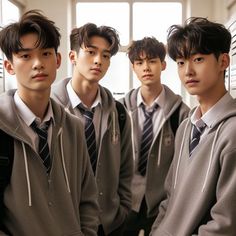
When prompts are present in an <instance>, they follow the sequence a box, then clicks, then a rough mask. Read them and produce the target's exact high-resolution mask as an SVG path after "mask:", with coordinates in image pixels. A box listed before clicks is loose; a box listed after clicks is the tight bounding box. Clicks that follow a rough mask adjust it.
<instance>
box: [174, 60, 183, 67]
mask: <svg viewBox="0 0 236 236" xmlns="http://www.w3.org/2000/svg"><path fill="white" fill-rule="evenodd" d="M176 63H177V66H178V67H182V66H183V65H184V61H183V60H176Z"/></svg>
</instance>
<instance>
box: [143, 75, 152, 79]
mask: <svg viewBox="0 0 236 236" xmlns="http://www.w3.org/2000/svg"><path fill="white" fill-rule="evenodd" d="M152 76H153V75H152V74H146V75H143V78H149V77H152Z"/></svg>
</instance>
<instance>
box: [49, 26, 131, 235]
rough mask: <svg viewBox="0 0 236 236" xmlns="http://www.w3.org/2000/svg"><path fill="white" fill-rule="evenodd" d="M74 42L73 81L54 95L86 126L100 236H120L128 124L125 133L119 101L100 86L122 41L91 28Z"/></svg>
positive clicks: (127, 197)
mask: <svg viewBox="0 0 236 236" xmlns="http://www.w3.org/2000/svg"><path fill="white" fill-rule="evenodd" d="M70 43H71V51H70V53H69V57H70V60H71V62H72V64H73V65H74V68H73V75H72V78H69V79H65V80H62V81H60V82H59V83H58V84H57V85H56V86H55V87H54V89H53V95H52V96H53V97H54V98H55V99H56V100H57V101H58V102H59V103H60V104H62V105H63V106H64V107H65V109H66V110H68V111H69V112H71V113H72V114H75V115H76V116H78V117H79V118H80V119H81V120H82V121H83V122H84V125H85V136H86V139H87V146H88V152H89V153H90V160H91V164H92V166H93V170H94V175H95V178H96V182H97V187H98V191H99V198H98V202H99V206H100V226H99V230H98V235H99V236H102V235H109V236H115V235H117V236H120V235H122V228H123V222H124V220H125V218H126V216H127V214H128V212H129V210H130V207H131V191H130V185H131V178H132V172H133V162H132V146H131V130H130V120H129V119H128V117H126V119H125V125H124V127H123V128H122V130H121V125H120V123H121V122H120V121H119V118H118V116H119V114H118V112H117V109H116V103H115V100H114V99H113V97H112V95H111V93H110V92H109V91H108V90H107V89H106V88H104V87H102V86H100V85H99V81H100V80H101V79H102V78H103V76H104V75H105V73H106V72H107V70H108V67H109V65H110V58H111V56H113V55H115V54H116V53H117V51H118V47H119V38H118V35H117V33H116V31H115V30H114V29H113V28H110V27H107V26H100V27H97V26H96V25H95V24H91V23H88V24H85V25H84V26H82V27H80V28H75V29H73V30H72V32H71V35H70ZM120 105H121V104H120ZM121 106H122V105H121ZM124 112H125V109H124ZM124 115H126V113H124ZM90 116H91V117H90ZM92 136H94V137H93V138H91V137H92Z"/></svg>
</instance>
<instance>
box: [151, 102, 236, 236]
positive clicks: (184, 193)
mask: <svg viewBox="0 0 236 236" xmlns="http://www.w3.org/2000/svg"><path fill="white" fill-rule="evenodd" d="M192 112H193V111H192ZM192 112H191V114H192ZM191 114H190V115H191ZM235 124H236V102H235V101H234V100H233V99H231V100H230V102H228V103H227V104H226V105H225V106H224V107H222V112H221V113H220V114H219V115H218V116H217V117H215V120H214V122H213V123H212V125H211V127H209V130H208V132H207V133H206V134H204V136H203V137H202V139H201V142H200V143H199V144H198V146H197V147H196V148H195V149H194V152H193V153H192V155H191V157H189V139H190V133H191V126H192V125H191V121H190V117H189V119H187V120H185V121H184V122H183V123H182V124H181V126H180V127H179V129H178V132H177V136H176V145H175V146H176V149H175V150H176V152H175V156H174V160H173V164H172V166H171V168H170V171H169V173H168V176H167V179H166V184H165V186H166V189H167V193H168V194H167V195H168V198H167V199H166V200H164V201H163V202H162V203H161V205H160V213H159V215H158V216H157V219H156V221H155V223H154V225H153V228H152V232H151V234H150V235H152V236H167V235H168V236H190V235H192V236H196V235H198V236H235V235H236V145H235V140H236V125H235Z"/></svg>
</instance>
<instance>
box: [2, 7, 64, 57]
mask: <svg viewBox="0 0 236 236" xmlns="http://www.w3.org/2000/svg"><path fill="white" fill-rule="evenodd" d="M54 24H55V23H54V22H53V21H51V20H49V19H48V18H47V17H46V16H44V15H42V14H41V13H40V10H30V11H28V12H26V13H25V14H23V15H22V17H21V18H20V20H19V21H18V22H15V23H12V24H10V25H8V26H6V27H5V28H3V29H2V30H1V31H0V48H1V49H2V51H3V53H4V54H5V55H6V57H7V59H8V60H10V61H11V60H12V54H13V53H18V52H19V51H20V50H21V49H23V48H22V44H21V42H20V39H21V37H22V36H24V35H26V34H29V33H36V34H37V35H38V40H37V42H36V45H35V47H39V48H54V49H55V51H56V52H57V49H58V47H59V45H60V37H61V35H60V33H59V29H58V28H57V27H56V26H55V25H54Z"/></svg>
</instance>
